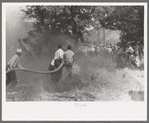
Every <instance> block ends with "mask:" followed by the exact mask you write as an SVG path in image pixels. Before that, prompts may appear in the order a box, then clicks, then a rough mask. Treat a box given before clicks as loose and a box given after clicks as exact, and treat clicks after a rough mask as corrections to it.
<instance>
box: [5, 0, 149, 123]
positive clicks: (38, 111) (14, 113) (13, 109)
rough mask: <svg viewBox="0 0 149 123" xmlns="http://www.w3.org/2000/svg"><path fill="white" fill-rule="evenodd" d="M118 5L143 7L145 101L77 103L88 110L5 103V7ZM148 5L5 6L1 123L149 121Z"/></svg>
mask: <svg viewBox="0 0 149 123" xmlns="http://www.w3.org/2000/svg"><path fill="white" fill-rule="evenodd" d="M22 4H23V5H89V6H91V5H95V6H98V5H99V6H101V5H107V6H109V5H115V6H125V5H127V6H134V5H135V6H136V5H143V6H144V10H145V11H144V15H145V18H144V48H145V49H144V52H145V54H144V58H145V60H144V62H145V66H144V68H145V69H144V74H145V75H144V82H145V83H144V84H145V85H144V88H145V100H144V101H142V102H104V101H103V102H101V101H99V102H98V101H96V102H77V103H79V104H80V105H81V104H85V105H86V106H85V107H80V106H79V107H77V106H74V104H75V103H76V102H53V101H52V102H6V89H5V80H6V79H5V78H6V73H5V67H6V66H5V65H6V13H5V6H6V5H12V6H13V5H15V6H16V5H19V6H20V5H22ZM147 26H148V25H147V3H145V2H136V3H134V2H133V3H131V2H120V3H118V2H114V3H112V2H108V3H107V2H106V3H104V2H85V3H84V2H77V3H76V2H64V3H62V2H61V3H58V2H49V3H48V2H47V3H45V2H44V3H41V2H40V3H37V2H36V3H35V2H30V3H27V2H24V3H21V2H20V3H17V2H15V4H14V2H13V3H11V2H9V3H5V2H3V3H2V120H3V121H59V120H60V121H66V120H69V121H78V120H79V121H84V120H85V121H112V120H114V121H117V120H123V121H125V120H127V121H128V120H129V121H134V120H135V121H146V120H147Z"/></svg>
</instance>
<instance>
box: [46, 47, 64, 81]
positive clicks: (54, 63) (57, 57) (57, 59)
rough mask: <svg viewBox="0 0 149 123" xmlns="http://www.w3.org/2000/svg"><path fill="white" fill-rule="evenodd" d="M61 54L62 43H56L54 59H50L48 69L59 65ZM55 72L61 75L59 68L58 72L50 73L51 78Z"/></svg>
mask: <svg viewBox="0 0 149 123" xmlns="http://www.w3.org/2000/svg"><path fill="white" fill-rule="evenodd" d="M63 54H64V51H63V50H62V44H59V45H58V50H57V51H56V52H55V56H54V59H53V60H52V62H51V64H50V66H49V71H52V70H55V69H56V68H58V67H59V66H60V64H61V63H62V60H63ZM56 74H57V75H58V74H59V75H60V76H62V69H60V70H59V71H58V72H56V73H53V74H51V75H52V79H54V78H55V76H56Z"/></svg>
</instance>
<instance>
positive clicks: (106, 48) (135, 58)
mask: <svg viewBox="0 0 149 123" xmlns="http://www.w3.org/2000/svg"><path fill="white" fill-rule="evenodd" d="M79 51H80V52H82V53H83V54H84V56H85V57H87V56H96V57H97V56H102V57H104V58H106V57H109V58H111V60H112V61H113V62H114V63H116V65H117V68H123V67H130V68H140V66H141V67H143V66H142V64H143V63H144V61H143V60H144V47H143V45H141V44H140V43H139V42H137V43H136V44H135V45H131V44H128V45H125V46H121V47H120V46H119V45H117V44H115V45H111V44H107V45H102V44H100V45H93V44H88V45H85V44H83V45H80V46H79ZM142 61H143V62H142ZM141 69H143V68H141Z"/></svg>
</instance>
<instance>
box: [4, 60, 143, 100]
mask: <svg viewBox="0 0 149 123" xmlns="http://www.w3.org/2000/svg"><path fill="white" fill-rule="evenodd" d="M98 60H99V61H100V64H99V61H98ZM108 62H109V60H106V62H105V61H104V59H102V60H101V59H99V58H92V59H90V58H83V59H82V61H81V60H80V61H76V62H75V64H74V69H73V70H74V71H73V72H74V74H73V77H72V78H71V79H70V78H69V77H66V78H65V79H64V80H63V81H61V82H59V83H57V84H55V83H54V82H53V81H50V77H51V76H50V75H38V74H34V73H24V72H17V76H18V84H17V87H16V92H17V93H14V94H11V93H7V94H6V100H7V101H144V84H145V83H144V71H140V70H131V69H129V68H123V69H117V68H115V64H114V63H111V64H110V65H109V63H108ZM90 63H92V64H90ZM93 63H94V64H93ZM103 64H104V66H103ZM101 65H102V67H101ZM65 73H66V70H65V69H64V70H63V75H65Z"/></svg>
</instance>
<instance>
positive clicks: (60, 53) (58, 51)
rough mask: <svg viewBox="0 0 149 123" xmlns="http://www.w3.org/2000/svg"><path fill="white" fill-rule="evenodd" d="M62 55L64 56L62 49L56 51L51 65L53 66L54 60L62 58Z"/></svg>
mask: <svg viewBox="0 0 149 123" xmlns="http://www.w3.org/2000/svg"><path fill="white" fill-rule="evenodd" d="M63 55H64V51H63V50H62V49H58V50H57V51H56V52H55V56H54V59H53V60H52V62H51V65H53V66H54V60H56V59H60V58H63Z"/></svg>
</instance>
